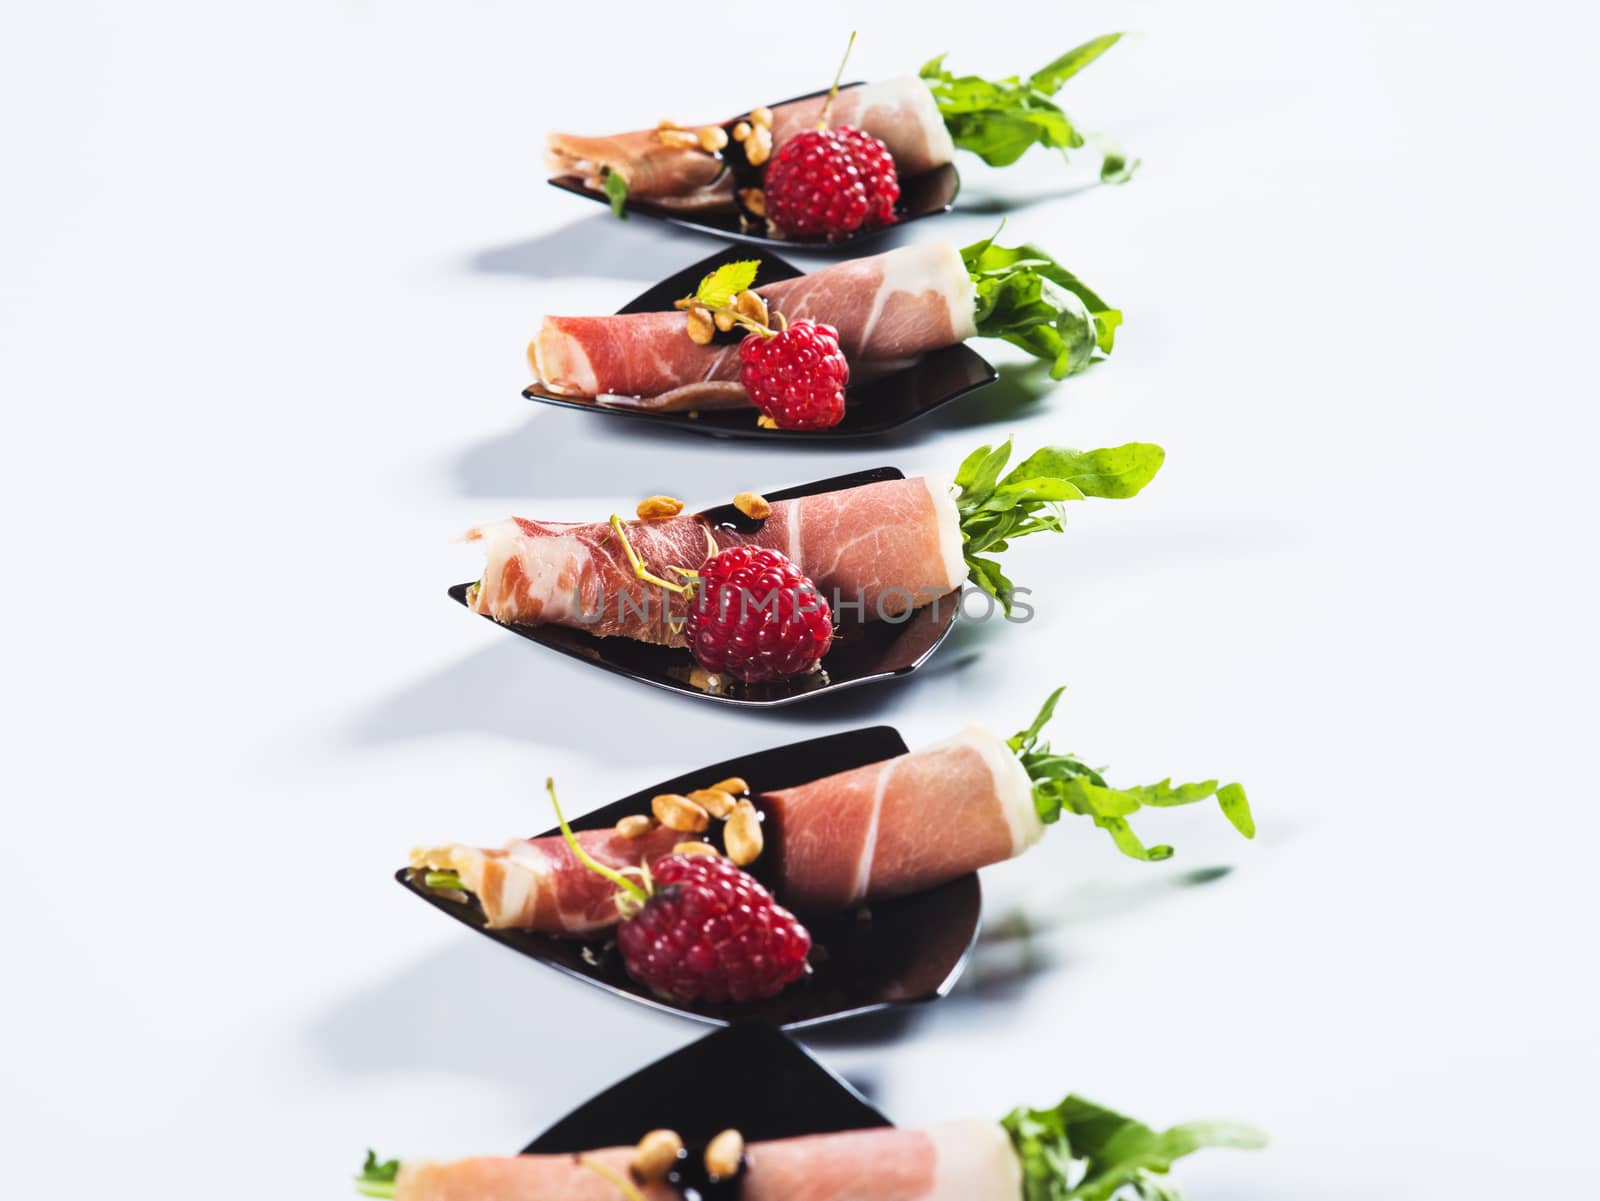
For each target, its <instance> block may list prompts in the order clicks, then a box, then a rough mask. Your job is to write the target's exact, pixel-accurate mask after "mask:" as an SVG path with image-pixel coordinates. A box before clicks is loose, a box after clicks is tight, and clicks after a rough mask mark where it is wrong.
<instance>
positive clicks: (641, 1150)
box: [628, 1130, 683, 1184]
mask: <svg viewBox="0 0 1600 1201" xmlns="http://www.w3.org/2000/svg"><path fill="white" fill-rule="evenodd" d="M682 1154H683V1139H681V1138H679V1137H678V1132H677V1131H676V1130H652V1131H651V1132H650V1133H649V1134H647V1135H645V1136H644V1137H643V1138H642V1139H640V1140H639V1145H638V1146H636V1147H635V1148H634V1149H633V1161H632V1162H631V1163H630V1164H629V1165H628V1166H629V1167H631V1168H632V1169H633V1174H634V1175H635V1176H637V1177H638V1178H639V1179H640V1180H642V1181H644V1182H645V1183H646V1184H656V1183H659V1182H660V1181H663V1180H665V1179H666V1178H667V1173H668V1172H670V1171H672V1166H673V1165H674V1164H675V1163H677V1162H678V1158H679V1156H681V1155H682Z"/></svg>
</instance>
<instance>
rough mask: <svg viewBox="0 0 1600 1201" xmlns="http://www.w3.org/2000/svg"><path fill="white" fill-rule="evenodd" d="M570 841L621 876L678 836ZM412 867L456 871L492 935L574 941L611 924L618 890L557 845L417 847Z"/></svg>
mask: <svg viewBox="0 0 1600 1201" xmlns="http://www.w3.org/2000/svg"><path fill="white" fill-rule="evenodd" d="M577 837H578V841H579V842H580V843H581V844H582V845H583V849H584V850H585V851H587V852H588V853H589V854H590V855H592V856H593V857H594V858H595V859H596V860H598V861H599V862H600V863H603V864H605V865H606V866H607V867H614V868H619V869H620V868H630V867H638V866H639V865H640V864H648V863H654V862H655V861H656V860H657V859H659V858H661V857H662V856H663V855H669V854H671V853H672V848H673V847H674V846H675V845H677V843H678V842H680V841H681V840H682V839H683V837H684V836H683V835H682V834H679V833H678V832H677V831H675V830H668V829H667V828H665V827H664V826H663V827H658V828H656V829H654V830H652V831H650V833H648V834H645V835H643V836H641V837H639V838H624V837H623V836H622V835H620V834H618V833H617V832H616V831H615V830H584V831H582V832H581V833H579V834H578V836H577ZM411 866H412V867H414V868H417V869H419V870H423V871H442V872H455V873H456V874H457V875H458V876H460V877H461V883H462V885H463V887H464V888H465V889H466V890H467V891H468V892H470V893H472V894H473V895H474V896H475V897H477V898H478V901H479V903H480V904H481V905H482V906H483V913H484V917H485V918H486V919H487V922H488V926H489V928H490V929H492V930H507V929H515V930H538V931H541V932H543V933H547V934H566V935H571V936H573V937H581V936H583V935H585V934H592V933H596V932H598V931H601V930H607V929H609V928H610V927H612V926H614V925H616V924H617V901H616V897H617V886H616V885H615V884H613V883H612V882H611V881H609V880H607V879H606V878H605V877H604V876H601V875H600V874H599V873H598V872H594V871H590V870H589V868H587V867H585V866H584V864H583V863H582V862H580V861H579V859H578V857H577V856H576V855H574V854H573V853H572V848H571V847H570V846H568V845H567V843H566V841H565V840H564V839H562V838H534V839H520V840H518V841H516V842H511V843H507V844H506V846H504V847H503V848H501V849H498V850H479V849H477V848H475V847H464V846H459V845H457V846H444V847H424V848H418V849H417V850H415V851H413V852H411Z"/></svg>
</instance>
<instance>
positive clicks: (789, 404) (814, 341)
mask: <svg viewBox="0 0 1600 1201" xmlns="http://www.w3.org/2000/svg"><path fill="white" fill-rule="evenodd" d="M739 382H740V383H741V384H743V385H744V390H745V392H746V393H748V394H749V396H750V403H751V404H753V405H755V407H756V408H758V409H760V410H761V411H762V412H763V413H765V414H766V415H767V416H768V417H770V418H772V420H773V421H775V422H777V423H778V428H779V429H786V430H825V429H827V428H828V427H829V426H834V425H838V424H839V422H840V421H842V420H844V386H845V385H846V384H847V383H849V382H850V364H849V363H847V362H845V359H844V351H842V350H840V349H839V331H838V330H836V329H834V328H833V326H831V325H816V324H814V323H813V322H810V321H796V322H795V323H794V324H793V325H791V326H789V328H788V329H784V330H780V331H779V332H778V333H776V334H773V335H772V337H770V338H768V337H763V336H762V335H761V334H750V335H748V336H747V337H746V338H745V340H744V341H743V342H741V343H739Z"/></svg>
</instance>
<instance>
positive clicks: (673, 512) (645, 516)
mask: <svg viewBox="0 0 1600 1201" xmlns="http://www.w3.org/2000/svg"><path fill="white" fill-rule="evenodd" d="M681 512H683V502H682V501H681V500H679V499H678V498H677V497H676V496H648V497H646V498H645V499H644V500H641V501H640V502H639V507H638V508H636V509H635V510H634V513H635V514H636V515H637V516H638V518H639V519H640V520H641V521H655V520H657V519H659V518H662V517H676V516H677V515H678V514H679V513H681Z"/></svg>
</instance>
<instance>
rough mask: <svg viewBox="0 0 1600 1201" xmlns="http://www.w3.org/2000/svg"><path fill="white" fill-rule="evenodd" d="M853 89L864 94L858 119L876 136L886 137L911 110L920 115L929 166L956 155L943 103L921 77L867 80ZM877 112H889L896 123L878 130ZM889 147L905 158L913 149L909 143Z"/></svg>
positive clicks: (857, 123)
mask: <svg viewBox="0 0 1600 1201" xmlns="http://www.w3.org/2000/svg"><path fill="white" fill-rule="evenodd" d="M852 90H853V91H854V92H856V93H857V94H858V95H859V96H860V105H861V108H860V110H859V112H858V113H857V114H856V122H855V123H856V125H857V126H859V127H860V128H862V129H865V130H866V131H867V132H868V133H871V134H873V136H874V137H879V138H882V137H883V132H884V130H885V129H889V128H895V127H897V126H898V124H899V123H898V122H897V121H894V119H895V118H896V117H897V116H898V115H900V114H902V113H905V112H910V113H911V114H912V115H913V116H915V117H916V122H917V127H918V129H919V130H920V132H921V134H922V137H923V145H922V147H921V150H922V153H923V155H924V157H925V158H926V159H927V161H928V163H929V165H930V166H933V167H938V166H943V165H944V164H945V163H948V162H950V161H951V160H952V159H953V158H955V156H956V144H955V142H953V141H952V140H951V138H950V130H949V129H948V128H947V127H946V126H945V123H944V116H943V115H942V114H941V113H940V112H939V103H938V101H936V100H935V99H934V98H933V93H932V92H930V91H929V90H928V85H927V84H926V83H924V82H923V81H922V80H921V79H919V78H918V77H917V76H915V75H899V76H896V77H895V78H894V79H883V80H879V81H878V82H876V83H865V84H862V85H861V86H860V87H859V88H854V89H852ZM875 111H882V112H885V113H887V114H888V116H889V119H890V121H891V122H894V124H893V125H891V126H884V127H879V131H878V132H874V126H877V125H878V123H877V122H876V121H874V120H873V113H874V112H875ZM885 140H887V139H885ZM895 140H896V141H898V140H899V139H898V138H897V139H895ZM889 149H890V152H891V153H894V152H898V153H899V154H900V155H901V156H902V157H904V156H906V155H908V154H909V153H910V150H911V148H910V147H908V146H893V145H891V146H890V148H889Z"/></svg>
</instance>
